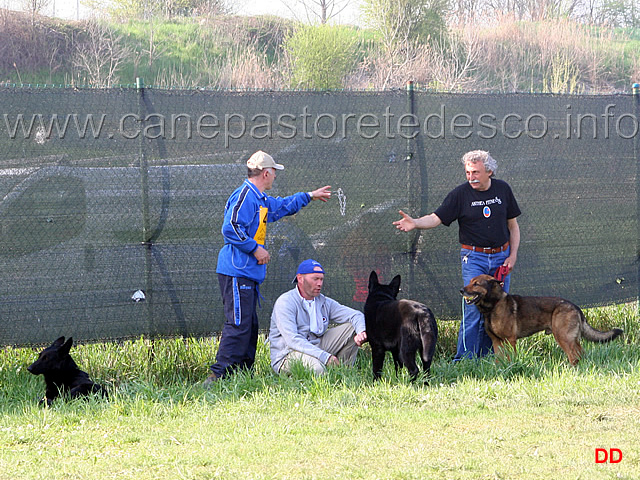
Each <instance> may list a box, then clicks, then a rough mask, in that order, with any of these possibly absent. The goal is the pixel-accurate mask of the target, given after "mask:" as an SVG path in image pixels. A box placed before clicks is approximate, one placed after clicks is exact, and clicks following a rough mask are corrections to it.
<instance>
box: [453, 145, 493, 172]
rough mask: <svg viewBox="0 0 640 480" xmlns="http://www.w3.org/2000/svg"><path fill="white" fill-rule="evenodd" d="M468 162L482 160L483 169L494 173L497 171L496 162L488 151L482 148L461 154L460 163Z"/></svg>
mask: <svg viewBox="0 0 640 480" xmlns="http://www.w3.org/2000/svg"><path fill="white" fill-rule="evenodd" d="M468 162H471V163H476V162H482V163H483V165H484V168H485V170H486V171H487V172H493V174H494V175H495V174H496V172H497V171H498V162H496V161H495V159H494V158H493V157H492V156H491V155H490V154H489V152H485V151H484V150H472V151H470V152H467V153H465V154H464V155H463V156H462V164H463V165H466V164H467V163H468Z"/></svg>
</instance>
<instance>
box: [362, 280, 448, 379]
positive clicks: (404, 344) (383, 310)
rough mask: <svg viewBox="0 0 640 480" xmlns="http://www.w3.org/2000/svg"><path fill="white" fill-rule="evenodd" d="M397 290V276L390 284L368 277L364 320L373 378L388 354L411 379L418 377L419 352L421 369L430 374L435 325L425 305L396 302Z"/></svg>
mask: <svg viewBox="0 0 640 480" xmlns="http://www.w3.org/2000/svg"><path fill="white" fill-rule="evenodd" d="M399 291H400V275H396V276H395V277H394V278H393V280H391V283H390V284H389V285H383V284H381V283H380V282H378V275H377V274H376V272H371V275H369V295H368V296H367V300H366V302H365V304H364V321H365V323H366V327H367V339H368V341H369V345H370V346H371V359H372V364H373V378H374V380H378V379H379V378H380V376H381V375H382V367H383V365H384V357H385V354H386V352H387V351H390V352H391V355H392V356H393V363H394V364H395V367H396V374H397V373H398V367H402V366H405V367H407V370H409V374H410V375H411V380H415V379H416V377H417V376H418V365H417V364H416V353H417V352H420V357H421V358H422V369H423V370H424V373H425V374H427V375H428V374H429V369H430V368H431V360H432V359H433V354H434V353H435V350H436V342H437V340H438V325H437V323H436V319H435V317H434V316H433V313H432V312H431V310H429V308H427V306H426V305H424V304H422V303H418V302H415V301H413V300H404V299H403V300H397V299H396V297H397V296H398V292H399Z"/></svg>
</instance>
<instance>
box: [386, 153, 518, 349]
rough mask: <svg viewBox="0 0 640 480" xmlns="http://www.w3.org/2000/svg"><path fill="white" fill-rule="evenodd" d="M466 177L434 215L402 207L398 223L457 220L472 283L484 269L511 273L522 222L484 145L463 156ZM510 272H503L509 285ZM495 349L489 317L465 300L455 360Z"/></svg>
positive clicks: (402, 226) (424, 225)
mask: <svg viewBox="0 0 640 480" xmlns="http://www.w3.org/2000/svg"><path fill="white" fill-rule="evenodd" d="M462 163H463V164H464V169H465V173H466V175H467V182H466V183H463V184H462V185H459V186H458V187H456V188H454V189H453V190H452V191H451V192H449V194H448V195H447V196H446V198H445V199H444V201H443V202H442V205H440V206H439V207H438V208H437V209H436V211H435V212H434V213H432V214H430V215H425V216H424V217H420V218H417V219H416V218H411V217H410V216H409V215H407V214H406V213H404V212H403V211H402V210H400V215H401V216H402V218H401V219H400V220H398V221H396V222H393V224H394V225H395V226H396V227H397V228H398V229H399V230H402V231H403V232H408V231H410V230H413V229H414V228H418V229H429V228H434V227H437V226H438V225H440V224H444V225H446V226H449V225H451V223H452V222H453V221H454V220H457V221H458V229H459V232H458V237H459V240H460V243H461V249H460V259H461V263H462V281H463V285H467V284H468V283H469V282H470V281H471V279H472V278H473V277H475V276H477V275H480V274H483V273H484V274H488V275H493V274H494V273H495V271H496V269H497V268H498V267H500V266H503V265H504V266H506V267H507V269H508V272H509V273H511V270H513V267H514V266H515V264H516V260H517V257H518V247H519V246H520V227H519V226H518V221H517V219H516V217H518V216H519V215H520V208H519V207H518V202H516V199H515V197H514V196H513V192H512V191H511V187H509V185H508V184H507V183H506V182H505V181H503V180H498V179H496V178H495V177H494V175H495V173H496V170H497V168H498V164H497V162H496V161H495V160H494V159H493V158H492V157H491V155H489V152H485V151H483V150H474V151H472V152H468V153H466V154H465V155H464V156H463V157H462ZM510 280H511V275H507V276H505V277H504V278H503V281H504V289H505V291H509V284H510ZM492 351H493V349H492V344H491V339H490V338H489V336H488V335H487V333H486V332H485V329H484V318H483V317H482V314H481V313H480V311H479V310H478V308H477V307H476V306H475V305H466V304H465V305H464V307H463V317H462V322H461V323H460V331H459V334H458V351H457V353H456V356H455V359H454V360H460V359H462V358H474V357H483V356H485V355H487V354H488V353H491V352H492Z"/></svg>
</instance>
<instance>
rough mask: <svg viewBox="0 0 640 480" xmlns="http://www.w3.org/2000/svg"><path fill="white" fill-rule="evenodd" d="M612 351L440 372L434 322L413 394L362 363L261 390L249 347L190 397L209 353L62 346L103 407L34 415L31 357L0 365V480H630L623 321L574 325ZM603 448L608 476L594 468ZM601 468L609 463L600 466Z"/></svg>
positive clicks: (546, 350)
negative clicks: (233, 371) (428, 373)
mask: <svg viewBox="0 0 640 480" xmlns="http://www.w3.org/2000/svg"><path fill="white" fill-rule="evenodd" d="M587 314H588V317H589V321H590V322H591V323H592V324H593V325H594V326H596V327H599V328H602V329H604V328H609V327H612V326H620V327H622V328H624V329H625V337H624V339H623V340H618V341H615V342H614V343H611V344H607V345H593V344H589V343H588V342H585V345H584V346H585V350H586V353H585V356H584V358H583V359H582V361H581V363H580V364H579V365H578V367H576V368H572V367H570V366H569V365H568V364H567V361H566V358H565V356H564V353H563V352H562V351H561V350H560V348H559V347H558V346H557V345H556V344H555V343H554V342H553V339H552V338H551V337H549V336H543V335H537V336H534V337H531V338H529V339H525V340H524V341H520V342H519V353H518V355H517V356H516V357H515V359H514V360H513V361H512V362H506V361H495V359H494V358H493V357H491V358H487V359H483V360H480V361H467V362H461V363H457V364H452V363H451V361H450V359H451V356H452V354H453V348H454V344H455V338H456V330H457V326H458V323H457V322H441V323H440V329H441V337H440V342H439V347H438V351H437V354H436V359H435V362H434V365H433V368H432V377H431V378H430V379H429V385H423V384H421V383H420V384H416V385H414V384H411V383H410V382H409V380H408V376H407V374H406V372H402V373H401V375H399V376H396V375H395V374H394V372H393V368H392V367H391V365H390V364H391V362H390V361H388V362H387V365H386V367H387V368H386V371H385V374H384V381H381V382H378V383H376V384H374V383H373V381H372V379H371V371H370V369H371V360H370V352H369V350H368V348H365V349H363V350H362V351H361V352H360V354H359V357H358V361H357V364H356V367H355V368H352V369H351V368H344V367H342V368H333V369H330V371H329V372H328V374H327V375H326V376H324V377H314V376H313V375H311V374H310V373H308V372H307V371H304V370H299V371H294V373H293V374H292V375H291V376H278V375H275V374H274V373H273V372H272V371H271V370H270V367H269V350H268V346H267V345H265V344H264V342H262V341H261V342H260V344H259V352H258V359H257V364H256V368H255V372H254V373H253V374H246V373H240V374H237V375H235V376H234V377H232V378H230V379H227V380H224V381H220V382H218V383H217V384H215V385H214V386H213V387H212V389H210V390H204V389H203V388H202V387H201V386H200V383H201V382H202V380H204V378H205V377H206V376H207V364H209V363H210V362H211V361H212V359H213V358H214V356H215V352H216V349H217V340H216V339H184V340H183V339H169V340H156V341H153V342H152V341H148V340H144V339H140V340H136V341H128V342H123V343H105V344H92V345H78V346H75V347H74V348H73V349H72V355H73V356H74V358H75V359H76V361H77V362H78V364H79V365H80V366H81V368H83V369H84V370H86V371H88V372H89V373H90V374H91V376H92V377H93V378H94V379H95V380H98V381H100V382H102V383H104V384H106V385H107V386H108V387H109V389H110V391H111V398H110V399H109V400H102V399H99V398H90V399H88V400H77V401H57V402H56V403H54V405H53V406H52V407H50V408H46V407H42V406H39V405H38V399H39V398H40V397H41V395H42V394H43V392H44V380H43V379H42V378H41V377H35V376H33V375H31V374H29V372H27V370H26V367H27V366H28V365H29V364H30V363H31V362H32V361H33V360H34V359H35V358H36V356H37V350H35V349H34V350H32V349H14V348H5V349H4V350H3V351H2V353H0V478H1V479H5V478H6V479H13V480H17V479H44V478H46V479H94V478H95V479H101V480H102V479H109V478H114V479H115V478H117V479H138V478H140V479H143V478H144V479H149V478H152V479H171V480H174V479H210V478H225V479H226V478H228V479H333V478H345V479H352V478H355V479H359V478H363V479H430V478H433V479H594V480H596V479H597V480H600V479H609V478H611V479H637V478H638V471H640V439H639V438H638V432H639V431H640V369H639V367H640V341H639V338H638V317H637V306H636V305H625V306H618V307H607V308H603V309H596V310H590V311H588V312H587ZM597 448H604V449H607V450H608V449H611V448H617V449H619V450H620V451H621V452H622V459H621V461H620V462H618V463H613V464H612V463H596V461H595V458H596V457H595V452H596V449H597ZM616 459H617V458H616Z"/></svg>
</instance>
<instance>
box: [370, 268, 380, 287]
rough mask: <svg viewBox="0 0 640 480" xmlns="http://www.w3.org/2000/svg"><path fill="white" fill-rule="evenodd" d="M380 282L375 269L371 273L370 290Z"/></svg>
mask: <svg viewBox="0 0 640 480" xmlns="http://www.w3.org/2000/svg"><path fill="white" fill-rule="evenodd" d="M379 283H380V282H378V274H377V273H376V271H375V270H374V271H372V272H371V275H369V291H371V289H372V288H373V287H375V286H376V285H378V284H379Z"/></svg>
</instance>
